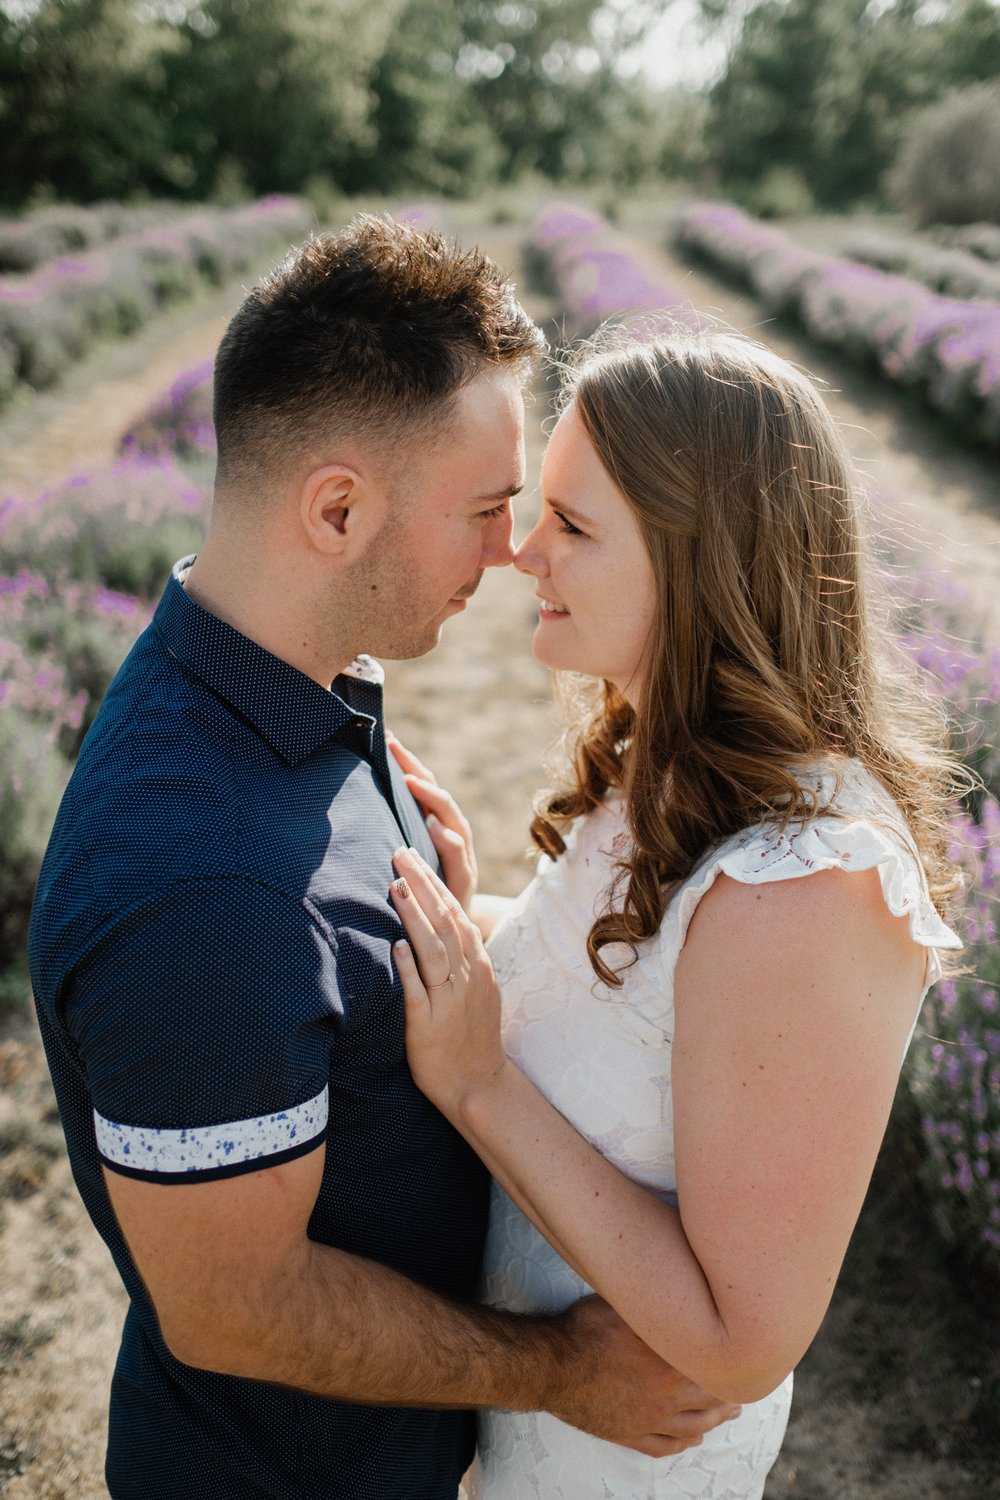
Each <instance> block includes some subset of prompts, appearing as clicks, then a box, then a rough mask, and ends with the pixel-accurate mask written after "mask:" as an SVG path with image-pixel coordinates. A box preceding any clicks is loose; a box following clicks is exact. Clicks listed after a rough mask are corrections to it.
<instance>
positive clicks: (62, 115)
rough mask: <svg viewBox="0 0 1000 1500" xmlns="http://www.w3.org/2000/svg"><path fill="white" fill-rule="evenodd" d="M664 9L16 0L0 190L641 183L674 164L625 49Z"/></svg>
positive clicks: (1, 118) (541, 1)
mask: <svg viewBox="0 0 1000 1500" xmlns="http://www.w3.org/2000/svg"><path fill="white" fill-rule="evenodd" d="M661 8H662V0H635V3H632V4H630V5H628V6H609V5H605V4H602V3H601V0H529V3H520V0H517V3H511V4H504V5H487V4H484V3H482V0H171V3H167V0H153V3H150V4H143V5H139V4H137V3H136V0H39V3H38V4H37V6H35V5H32V4H25V5H16V6H15V5H4V4H3V3H0V200H2V199H4V198H5V199H6V200H7V201H9V202H10V203H12V204H19V203H24V202H27V201H29V200H30V199H31V198H32V197H37V196H39V195H41V196H57V197H61V198H70V197H72V198H77V199H79V200H82V201H90V200H93V199H94V198H95V197H98V196H107V195H115V196H124V195H128V194H134V193H136V192H139V191H144V192H149V193H153V194H156V195H158V196H178V197H186V198H197V199H200V200H205V199H209V200H214V201H215V202H218V203H223V204H232V203H235V202H239V201H242V199H243V198H245V197H247V196H256V195H259V194H263V193H273V192H281V191H289V190H295V191H301V190H302V189H303V188H304V187H305V185H306V184H307V183H310V184H312V185H313V188H312V189H311V191H313V192H315V191H319V193H320V195H321V197H322V195H323V189H322V187H317V185H320V184H323V183H329V184H330V185H331V187H332V189H333V190H335V191H336V192H339V193H344V192H349V193H352V194H362V193H380V194H389V193H402V192H406V193H409V192H413V191H429V192H433V193H436V194H446V195H459V194H462V195H470V194H472V193H474V192H476V191H478V190H480V189H481V188H484V187H487V186H491V185H493V184H494V183H497V182H502V183H516V182H520V181H521V180H523V179H524V178H525V177H527V176H530V175H532V174H541V175H544V176H545V177H547V178H550V179H551V178H556V177H558V178H566V179H569V180H573V181H595V180H598V179H599V178H600V177H602V176H604V177H606V178H607V177H611V178H613V179H614V180H615V182H616V186H618V187H619V188H620V187H628V186H629V185H630V184H632V183H635V182H637V181H639V180H642V179H644V178H648V177H649V175H650V173H651V172H657V171H659V170H660V169H661V156H662V154H663V152H662V151H661V143H662V141H663V134H664V132H663V130H662V128H661V126H660V121H659V118H658V107H657V104H656V101H654V100H652V99H651V98H650V97H648V94H647V92H646V91H644V89H643V88H642V87H641V86H640V85H638V84H629V83H627V82H626V81H625V80H624V79H623V78H622V77H621V76H620V75H619V73H618V71H617V70H616V67H615V63H616V60H617V57H618V55H619V53H620V52H621V50H622V49H623V48H626V47H628V46H629V45H630V44H633V43H634V42H635V41H636V39H637V38H638V37H639V36H640V35H641V33H642V31H643V28H644V27H645V26H646V25H647V24H648V22H649V21H650V20H651V19H652V18H653V17H654V16H655V15H656V14H657V13H658V11H659V10H660V9H661ZM673 142H674V149H675V154H676V146H677V144H678V142H677V133H676V131H675V132H674V136H673ZM665 149H666V147H665V146H664V150H665Z"/></svg>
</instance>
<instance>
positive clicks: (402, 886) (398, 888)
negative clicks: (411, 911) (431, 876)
mask: <svg viewBox="0 0 1000 1500" xmlns="http://www.w3.org/2000/svg"><path fill="white" fill-rule="evenodd" d="M393 890H394V891H395V892H396V895H397V896H402V898H403V900H404V901H405V900H406V898H407V896H408V895H409V894H410V887H409V886H408V885H407V883H406V881H405V880H394V881H393Z"/></svg>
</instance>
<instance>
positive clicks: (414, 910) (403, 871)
mask: <svg viewBox="0 0 1000 1500" xmlns="http://www.w3.org/2000/svg"><path fill="white" fill-rule="evenodd" d="M393 863H394V865H395V866H396V869H397V870H398V871H399V874H400V877H401V878H400V879H399V880H397V881H395V882H394V883H393V885H392V886H391V888H390V890H391V896H392V904H393V906H394V907H395V909H396V911H397V913H398V915H399V918H400V921H401V922H402V923H403V926H404V927H405V928H406V933H407V937H408V938H409V943H402V942H401V943H397V944H396V946H395V947H394V949H393V956H394V958H395V960H396V967H397V969H398V970H399V977H400V979H401V980H402V982H403V998H404V1003H405V1015H406V1055H407V1058H408V1059H409V1063H410V1071H411V1072H412V1074H413V1077H414V1080H415V1081H416V1083H417V1086H418V1088H420V1089H422V1090H423V1092H424V1093H425V1094H426V1095H427V1097H428V1098H429V1099H430V1100H432V1101H433V1103H434V1104H436V1105H437V1107H438V1109H439V1110H440V1111H441V1113H442V1114H444V1115H446V1116H447V1117H448V1119H450V1120H451V1121H452V1123H453V1124H455V1125H456V1126H457V1125H458V1120H459V1116H460V1115H461V1113H462V1109H463V1106H464V1104H465V1103H466V1102H467V1101H468V1100H469V1098H470V1097H471V1096H472V1095H473V1094H477V1095H481V1094H482V1091H483V1090H484V1089H485V1090H488V1089H490V1088H492V1087H493V1086H494V1085H495V1084H496V1083H497V1082H498V1081H499V1079H500V1078H501V1077H502V1075H503V1074H504V1072H505V1070H506V1069H507V1068H508V1067H509V1066H510V1065H509V1063H508V1061H507V1057H506V1055H505V1053H504V1050H503V1047H502V1045H501V1042H500V990H499V987H498V985H497V982H496V976H495V975H494V973H493V966H492V965H491V963H490V960H489V957H488V956H487V953H486V950H485V948H484V947H483V942H482V938H481V937H480V935H479V932H478V930H477V928H476V927H475V926H474V925H473V924H472V922H471V921H470V920H469V918H468V917H467V916H466V915H465V913H464V911H463V910H462V908H461V906H460V905H459V903H458V901H457V900H456V898H455V896H454V895H453V894H452V892H451V891H450V890H449V889H448V887H447V886H446V885H445V884H444V882H443V881H442V880H440V879H439V878H438V877H437V875H435V873H434V871H433V870H432V869H431V868H430V866H429V865H428V864H427V863H426V861H425V860H423V859H422V858H421V857H420V855H419V854H417V853H416V852H415V851H414V850H412V849H400V850H397V852H396V854H394V855H393Z"/></svg>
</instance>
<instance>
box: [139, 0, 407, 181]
mask: <svg viewBox="0 0 1000 1500" xmlns="http://www.w3.org/2000/svg"><path fill="white" fill-rule="evenodd" d="M401 7H402V0H203V3H201V4H200V5H198V6H196V7H194V8H191V9H189V10H188V11H187V13H186V14H185V16H184V17H183V19H182V21H181V22H180V24H179V26H178V27H177V45H176V46H175V47H174V48H173V49H172V50H171V51H169V52H167V53H165V55H164V58H163V76H164V87H163V93H162V100H161V102H162V107H163V110H164V112H165V113H166V114H167V116H168V117H169V118H170V120H171V136H172V140H173V143H174V151H175V154H176V156H177V157H178V158H179V159H181V160H182V161H183V162H184V163H185V164H186V168H185V170H186V175H187V183H186V186H187V189H188V191H189V192H190V193H191V194H192V195H193V196H196V197H203V196H205V195H206V194H208V193H210V192H211V191H212V189H213V187H214V186H215V183H216V181H217V178H218V175H219V173H220V170H226V171H229V172H232V171H233V170H235V171H236V172H237V173H238V174H239V175H240V176H241V177H242V179H243V180H244V181H245V183H246V184H247V187H248V188H249V189H250V190H251V191H253V192H255V193H265V192H274V191H294V190H296V189H298V188H301V186H302V185H303V183H304V182H306V181H307V180H308V178H309V177H310V176H312V175H314V174H316V173H329V172H331V171H336V168H337V166H338V164H340V163H342V162H344V161H345V160H346V159H347V158H348V157H349V155H350V153H351V152H352V150H356V149H357V148H358V147H359V146H361V145H363V144H364V142H365V141H366V139H367V137H368V131H369V125H368V116H369V111H370V103H371V98H370V94H369V84H370V80H371V75H372V73H373V71H374V68H375V66H376V63H377V61H378V58H379V56H380V54H381V53H382V51H383V49H384V47H385V44H386V40H387V37H388V34H389V31H390V28H391V26H392V24H393V22H394V21H395V19H396V18H397V16H398V14H399V12H400V9H401Z"/></svg>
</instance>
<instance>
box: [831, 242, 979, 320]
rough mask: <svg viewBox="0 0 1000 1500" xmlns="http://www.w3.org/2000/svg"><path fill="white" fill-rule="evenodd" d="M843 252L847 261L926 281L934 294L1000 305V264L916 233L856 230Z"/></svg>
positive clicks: (842, 246) (841, 250) (843, 243)
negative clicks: (938, 243) (998, 303)
mask: <svg viewBox="0 0 1000 1500" xmlns="http://www.w3.org/2000/svg"><path fill="white" fill-rule="evenodd" d="M840 253H841V255H842V256H843V257H844V258H845V259H846V260H856V261H860V262H861V263H862V265H866V266H875V267H876V269H877V270H879V271H891V272H892V273H893V274H898V275H900V276H910V277H912V278H913V280H914V281H922V282H923V284H924V286H929V287H930V288H931V290H932V291H935V292H943V293H944V295H945V296H946V297H958V298H961V299H964V300H966V301H970V300H971V301H978V302H1000V265H997V264H996V263H990V262H989V261H986V260H983V258H982V257H981V256H979V255H972V254H970V253H969V251H968V250H958V249H954V248H951V247H948V246H945V245H935V244H934V243H933V241H931V240H926V239H921V238H920V237H919V236H917V235H912V234H885V233H883V232H882V231H881V230H874V229H866V230H860V231H856V232H855V233H854V234H851V235H849V236H848V237H847V239H845V240H844V241H843V242H842V244H841V246H840Z"/></svg>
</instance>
